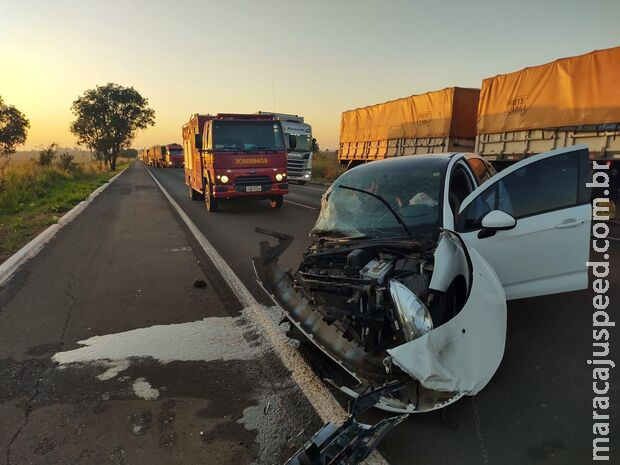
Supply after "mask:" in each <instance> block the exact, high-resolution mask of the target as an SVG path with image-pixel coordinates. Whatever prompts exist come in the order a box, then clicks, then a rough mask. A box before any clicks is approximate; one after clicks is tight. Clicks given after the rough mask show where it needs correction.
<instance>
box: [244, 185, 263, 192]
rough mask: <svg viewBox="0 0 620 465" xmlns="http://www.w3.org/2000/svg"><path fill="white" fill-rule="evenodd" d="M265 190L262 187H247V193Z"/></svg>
mask: <svg viewBox="0 0 620 465" xmlns="http://www.w3.org/2000/svg"><path fill="white" fill-rule="evenodd" d="M262 190H263V188H262V187H261V186H245V191H246V192H260V191H262Z"/></svg>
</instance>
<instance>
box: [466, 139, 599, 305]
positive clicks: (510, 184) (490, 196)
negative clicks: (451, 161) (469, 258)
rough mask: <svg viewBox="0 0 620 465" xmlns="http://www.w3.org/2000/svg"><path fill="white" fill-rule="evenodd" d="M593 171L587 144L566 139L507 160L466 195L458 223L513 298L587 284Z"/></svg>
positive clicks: (580, 287)
mask: <svg viewBox="0 0 620 465" xmlns="http://www.w3.org/2000/svg"><path fill="white" fill-rule="evenodd" d="M589 178H590V166H589V159H588V149H587V148H586V147H585V146H583V145H581V146H573V147H567V148H564V149H560V150H554V151H551V152H546V153H543V154H540V155H535V156H532V157H529V158H526V159H525V160H522V161H520V162H518V163H516V164H514V165H512V166H510V167H509V168H506V169H505V170H503V171H501V172H500V173H498V174H497V175H496V176H494V177H493V178H491V179H490V180H489V181H487V182H486V183H484V184H482V185H481V186H480V187H478V188H477V189H476V190H474V191H473V192H472V193H471V194H469V196H467V197H466V198H465V199H464V200H463V202H462V204H461V207H460V209H459V214H458V216H457V221H456V223H457V224H456V228H455V229H456V231H457V232H458V233H459V235H460V236H461V237H462V239H463V241H464V242H465V243H466V244H467V246H468V248H471V247H473V248H475V249H476V250H477V251H478V252H479V253H480V254H481V255H482V256H483V257H484V258H485V259H486V261H487V262H488V263H489V264H490V265H491V266H492V267H493V269H494V270H495V273H496V274H497V276H498V278H499V280H500V281H501V283H502V285H503V286H504V291H505V293H506V298H507V299H508V300H510V299H518V298H523V297H531V296H537V295H543V294H554V293H558V292H566V291H572V290H577V289H584V288H586V287H587V285H588V274H587V267H586V262H587V260H588V253H589V237H590V223H591V204H590V195H589V189H588V187H587V186H586V184H587V182H588V179H589Z"/></svg>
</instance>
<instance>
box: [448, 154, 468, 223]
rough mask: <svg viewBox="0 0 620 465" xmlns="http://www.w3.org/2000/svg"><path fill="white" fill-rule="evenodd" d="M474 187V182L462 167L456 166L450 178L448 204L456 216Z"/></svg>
mask: <svg viewBox="0 0 620 465" xmlns="http://www.w3.org/2000/svg"><path fill="white" fill-rule="evenodd" d="M473 190H474V186H473V185H472V181H471V179H470V178H469V176H468V175H467V173H466V172H465V169H464V167H463V166H462V165H460V164H457V165H455V167H454V169H453V170H452V176H451V177H450V188H449V192H448V203H449V205H450V208H451V209H452V212H453V213H454V214H455V215H456V214H457V213H458V211H459V208H460V207H461V202H463V200H465V197H467V196H468V195H469V194H470V193H471V192H472V191H473Z"/></svg>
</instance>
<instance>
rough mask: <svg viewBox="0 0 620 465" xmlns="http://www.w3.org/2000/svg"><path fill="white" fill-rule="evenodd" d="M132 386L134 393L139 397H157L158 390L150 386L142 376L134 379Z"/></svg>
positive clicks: (146, 398)
mask: <svg viewBox="0 0 620 465" xmlns="http://www.w3.org/2000/svg"><path fill="white" fill-rule="evenodd" d="M132 387H133V392H134V394H135V395H136V396H138V397H139V398H141V399H144V400H156V399H157V398H158V397H159V390H158V389H155V388H154V387H152V386H151V383H149V382H148V381H146V380H145V379H144V378H138V379H136V380H135V381H134V382H133V386H132Z"/></svg>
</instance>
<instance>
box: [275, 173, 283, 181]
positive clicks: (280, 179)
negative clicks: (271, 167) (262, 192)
mask: <svg viewBox="0 0 620 465" xmlns="http://www.w3.org/2000/svg"><path fill="white" fill-rule="evenodd" d="M283 179H284V175H282V174H280V173H278V174H276V181H278V182H280V181H282V180H283Z"/></svg>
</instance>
